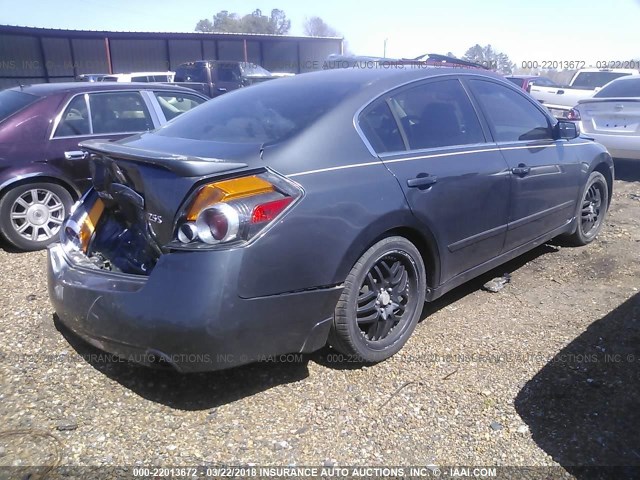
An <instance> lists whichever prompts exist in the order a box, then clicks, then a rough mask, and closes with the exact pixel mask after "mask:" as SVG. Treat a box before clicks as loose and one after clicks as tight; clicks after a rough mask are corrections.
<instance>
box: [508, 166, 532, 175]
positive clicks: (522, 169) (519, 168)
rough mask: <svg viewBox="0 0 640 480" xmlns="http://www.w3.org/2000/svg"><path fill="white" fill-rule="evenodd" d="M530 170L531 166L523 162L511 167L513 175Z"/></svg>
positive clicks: (523, 173) (526, 172) (524, 173)
mask: <svg viewBox="0 0 640 480" xmlns="http://www.w3.org/2000/svg"><path fill="white" fill-rule="evenodd" d="M530 171H531V167H527V166H526V165H525V164H524V163H521V164H520V165H518V166H517V167H513V168H512V169H511V172H512V173H514V174H515V175H522V176H524V175H526V174H528V173H529V172H530Z"/></svg>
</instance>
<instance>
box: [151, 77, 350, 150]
mask: <svg viewBox="0 0 640 480" xmlns="http://www.w3.org/2000/svg"><path fill="white" fill-rule="evenodd" d="M287 80H289V79H278V80H273V81H270V82H266V83H263V84H260V85H257V86H252V87H247V88H242V89H240V90H236V91H235V92H232V93H227V94H225V95H222V96H220V97H217V98H215V99H214V100H210V101H208V102H206V103H204V104H202V105H201V106H200V107H198V108H195V109H193V110H191V111H189V112H187V113H184V114H182V115H180V116H179V117H178V118H176V119H175V120H172V121H171V122H169V123H168V124H166V125H165V126H164V127H162V128H160V129H159V130H158V131H157V134H158V135H164V136H167V137H178V138H190V139H193V140H213V141H218V142H230V143H269V144H273V143H278V142H281V141H283V140H286V139H288V138H290V137H292V136H294V135H296V134H297V133H299V132H301V131H302V130H304V129H305V128H307V127H308V126H309V125H311V124H312V123H313V122H315V121H316V120H318V119H319V118H320V117H321V116H322V115H324V114H325V113H327V112H328V111H330V110H332V109H333V108H334V107H335V106H336V105H337V104H338V103H340V101H342V100H343V99H344V98H345V97H346V96H347V95H349V94H350V93H351V92H355V91H356V90H357V89H358V87H359V83H352V82H340V83H337V82H330V83H328V82H327V83H323V84H318V83H317V82H314V83H313V84H308V83H307V82H301V81H297V82H296V81H292V82H289V81H287ZM291 80H293V79H291ZM296 80H297V79H296ZM327 140H329V139H327Z"/></svg>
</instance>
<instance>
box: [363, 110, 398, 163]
mask: <svg viewBox="0 0 640 480" xmlns="http://www.w3.org/2000/svg"><path fill="white" fill-rule="evenodd" d="M359 124H360V128H361V129H362V131H363V133H364V135H365V136H366V137H367V139H368V140H369V143H370V144H371V146H372V147H373V149H374V150H375V151H376V153H386V152H398V151H401V150H404V149H405V148H404V141H403V140H402V135H401V134H400V129H399V128H398V124H397V122H396V120H395V118H393V114H392V113H391V110H390V109H389V105H388V104H387V102H385V101H384V100H378V101H377V102H375V103H374V104H373V105H372V106H370V107H369V108H368V109H367V110H365V111H364V112H363V114H362V115H361V116H360V120H359Z"/></svg>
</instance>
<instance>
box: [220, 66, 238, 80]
mask: <svg viewBox="0 0 640 480" xmlns="http://www.w3.org/2000/svg"><path fill="white" fill-rule="evenodd" d="M216 75H217V77H218V81H219V82H237V81H239V80H240V67H239V66H238V65H225V64H224V63H221V64H218V65H217V66H216Z"/></svg>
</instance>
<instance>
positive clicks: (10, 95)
mask: <svg viewBox="0 0 640 480" xmlns="http://www.w3.org/2000/svg"><path fill="white" fill-rule="evenodd" d="M38 98H39V97H36V96H35V95H30V94H28V93H24V92H16V91H15V90H2V91H0V122H2V121H3V120H5V119H7V118H9V117H10V116H11V115H13V114H14V113H16V112H17V111H18V110H22V109H23V108H24V107H26V106H27V105H30V104H32V103H33V102H35V101H36V100H37V99H38Z"/></svg>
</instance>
